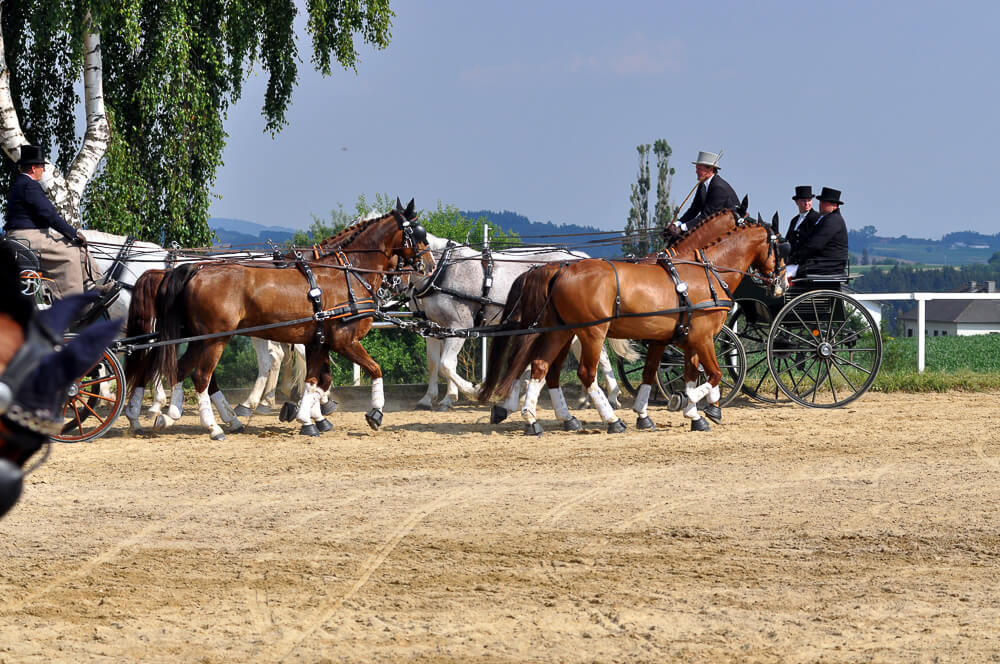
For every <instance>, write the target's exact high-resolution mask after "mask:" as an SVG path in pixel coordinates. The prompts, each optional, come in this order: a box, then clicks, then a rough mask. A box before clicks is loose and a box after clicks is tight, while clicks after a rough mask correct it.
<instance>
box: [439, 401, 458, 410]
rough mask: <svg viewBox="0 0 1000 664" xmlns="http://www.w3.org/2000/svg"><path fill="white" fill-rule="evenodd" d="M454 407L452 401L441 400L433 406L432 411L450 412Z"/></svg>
mask: <svg viewBox="0 0 1000 664" xmlns="http://www.w3.org/2000/svg"><path fill="white" fill-rule="evenodd" d="M454 407H455V403H454V402H453V401H442V402H441V403H439V404H438V405H437V406H435V407H434V411H435V412H438V413H450V412H451V411H452V409H454Z"/></svg>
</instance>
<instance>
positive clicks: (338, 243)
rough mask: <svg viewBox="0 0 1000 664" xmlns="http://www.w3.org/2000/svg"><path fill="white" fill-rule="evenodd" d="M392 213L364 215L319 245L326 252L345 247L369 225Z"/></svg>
mask: <svg viewBox="0 0 1000 664" xmlns="http://www.w3.org/2000/svg"><path fill="white" fill-rule="evenodd" d="M390 214H392V213H391V212H386V213H384V214H383V213H379V212H372V213H369V215H368V216H366V217H363V218H362V219H360V220H358V221H356V222H355V223H353V224H351V225H350V226H348V227H347V228H344V229H343V230H341V231H339V232H338V233H336V234H335V235H331V236H330V237H328V238H326V239H325V240H323V241H322V242H320V243H319V244H318V245H317V246H318V247H319V248H320V249H321V250H322V253H324V254H327V253H330V252H332V251H337V250H338V249H343V248H344V245H347V244H350V243H351V242H353V241H354V239H355V238H357V237H358V236H359V235H361V233H362V232H363V231H364V230H365V229H367V228H368V227H369V226H372V225H373V224H375V222H377V221H381V220H383V219H385V218H386V217H388V216H389V215H390Z"/></svg>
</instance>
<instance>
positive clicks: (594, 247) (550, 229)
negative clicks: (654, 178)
mask: <svg viewBox="0 0 1000 664" xmlns="http://www.w3.org/2000/svg"><path fill="white" fill-rule="evenodd" d="M462 215H463V216H465V217H468V218H469V219H478V218H479V217H486V218H487V219H489V220H490V223H491V224H493V225H495V226H499V227H500V228H502V229H503V230H504V231H507V232H511V231H513V232H514V233H517V234H518V235H519V236H520V237H521V239H522V240H523V241H524V242H525V244H552V245H558V246H563V247H569V248H570V249H578V250H580V251H585V252H587V253H588V254H590V255H591V256H595V257H602V258H613V257H616V256H617V257H620V256H621V254H622V248H621V242H620V241H618V242H614V243H612V242H610V240H611V238H614V235H612V234H610V233H608V232H607V231H604V230H601V229H600V228H597V227H595V226H579V225H577V224H553V223H552V222H539V221H531V220H530V219H528V218H527V217H525V216H524V215H520V214H517V213H516V212H510V211H509V210H504V211H503V212H494V211H493V210H473V211H463V212H462ZM598 233H600V234H601V235H595V234H598ZM574 235H577V236H578V237H572V236H574ZM587 236H589V237H587ZM595 240H596V242H591V241H595Z"/></svg>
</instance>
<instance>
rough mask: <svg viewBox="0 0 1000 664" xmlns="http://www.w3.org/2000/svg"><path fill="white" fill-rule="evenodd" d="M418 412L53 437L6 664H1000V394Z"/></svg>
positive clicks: (7, 526)
mask: <svg viewBox="0 0 1000 664" xmlns="http://www.w3.org/2000/svg"><path fill="white" fill-rule="evenodd" d="M415 401H416V398H415V397H410V396H407V397H406V398H405V399H404V398H403V397H401V396H399V395H396V396H394V395H393V393H392V392H390V394H389V407H388V408H387V412H386V416H385V422H384V426H383V429H382V430H381V431H379V432H377V433H375V432H372V431H370V430H369V429H368V427H367V425H366V424H365V421H364V414H363V411H364V404H362V403H356V404H347V405H346V407H344V408H342V409H341V411H338V412H337V413H335V414H334V415H333V416H332V417H331V420H332V421H333V422H334V424H335V429H334V431H332V432H330V433H328V434H326V435H324V436H323V437H322V438H318V439H310V438H304V437H300V436H298V435H297V430H298V427H297V426H296V425H291V424H280V423H278V421H277V418H276V417H260V416H258V417H255V418H254V420H252V421H251V425H252V426H251V427H249V428H248V432H249V433H247V434H241V435H230V436H228V438H227V440H226V441H224V442H221V443H213V442H210V441H209V439H208V437H207V435H205V434H204V433H203V432H202V430H201V428H200V426H199V424H198V422H197V420H196V418H195V417H194V416H186V417H185V418H184V419H183V420H182V421H181V423H180V424H179V425H178V426H177V427H176V428H175V429H173V430H171V432H170V433H169V434H165V435H150V436H147V437H140V438H136V437H129V436H127V435H125V431H124V429H123V428H118V429H116V430H115V431H114V432H112V433H111V434H110V435H109V436H107V437H105V438H103V439H100V440H98V441H95V442H92V443H83V444H77V445H60V446H57V447H56V448H55V449H54V450H53V454H52V456H51V458H50V460H49V461H48V462H47V463H45V465H43V466H42V467H41V468H40V469H39V470H38V471H37V472H36V473H35V474H33V475H32V476H31V477H30V478H29V480H28V482H27V485H26V487H25V492H24V496H23V498H22V500H21V503H20V504H19V505H18V506H17V507H16V508H15V509H14V511H13V512H11V513H10V514H9V515H8V516H7V517H6V518H5V519H4V520H3V521H0V597H2V600H0V661H2V662H19V663H20V662H39V663H41V662H45V663H50V662H73V663H77V662H128V661H140V660H141V661H150V662H205V663H216V662H234V663H235V662H239V663H243V662H266V663H270V662H341V661H346V662H368V661H386V662H388V661H400V660H417V661H426V662H445V661H463V662H465V661H477V662H508V661H531V662H664V661H694V662H727V661H739V662H747V661H750V662H770V661H792V662H814V661H829V662H841V661H844V662H857V661H898V662H915V661H920V662H923V661H926V662H932V661H954V662H958V661H962V662H964V661H1000V597H998V595H1000V514H998V505H1000V394H976V395H967V394H959V393H950V394H944V395H881V394H868V395H865V396H864V397H863V398H862V399H861V400H860V401H858V402H856V403H854V404H851V405H849V406H847V407H845V408H842V409H838V410H832V411H823V410H811V409H805V408H801V407H797V406H791V405H785V406H764V405H753V404H750V403H747V402H743V401H741V400H738V401H737V402H736V404H734V406H733V407H730V408H728V409H726V411H725V418H726V421H725V423H724V424H722V425H718V426H714V430H713V431H712V432H711V433H707V434H694V433H690V432H689V431H688V422H687V420H684V419H683V418H682V417H681V416H680V415H679V414H677V413H669V412H667V411H666V410H665V409H662V408H659V409H656V410H655V411H654V412H653V419H654V421H655V422H656V423H657V425H658V426H659V427H660V430H659V431H658V432H655V433H638V432H636V431H635V430H634V428H633V425H634V422H635V416H634V414H632V413H631V411H627V410H621V411H619V414H620V415H621V416H622V417H623V418H624V419H625V420H626V422H627V423H628V424H629V432H628V433H627V434H625V435H618V436H611V435H607V434H605V433H603V431H602V427H600V426H599V425H598V424H597V417H596V413H595V412H594V411H586V412H584V413H583V414H582V415H580V414H578V416H581V417H582V418H583V419H584V420H585V422H586V423H587V431H586V432H585V433H575V434H574V433H564V432H561V431H555V430H554V429H555V427H554V423H553V420H552V416H551V411H548V410H546V411H545V412H544V416H543V424H544V425H546V427H547V429H549V431H548V432H547V433H546V435H544V436H542V437H541V438H529V437H525V436H523V435H521V426H522V425H521V421H520V418H519V417H517V418H515V419H513V420H509V421H508V422H506V423H504V424H503V425H500V427H498V428H496V427H491V426H490V425H489V424H488V410H487V409H486V408H484V407H480V406H476V405H461V406H459V407H458V408H457V409H456V410H454V411H453V412H450V413H428V412H426V411H410V410H403V408H408V407H409V405H410V404H412V403H414V402H415ZM546 405H547V402H546ZM189 411H190V409H189ZM122 420H123V421H124V418H122Z"/></svg>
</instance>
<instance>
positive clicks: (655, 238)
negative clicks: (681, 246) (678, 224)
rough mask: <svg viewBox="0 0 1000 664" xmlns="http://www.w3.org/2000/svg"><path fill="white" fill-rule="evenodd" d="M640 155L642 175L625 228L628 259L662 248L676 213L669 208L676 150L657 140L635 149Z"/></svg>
mask: <svg viewBox="0 0 1000 664" xmlns="http://www.w3.org/2000/svg"><path fill="white" fill-rule="evenodd" d="M651 148H652V151H653V154H655V155H656V171H657V178H656V205H655V206H654V208H653V217H652V224H650V215H649V185H650V175H649V151H650V149H651ZM636 150H637V151H638V152H639V175H638V178H637V181H636V183H635V184H633V185H632V191H631V195H630V196H629V200H630V201H631V203H632V207H631V209H629V213H628V221H627V222H626V224H625V237H624V239H623V240H622V251H623V252H624V253H625V254H626V255H629V254H631V255H633V256H645V255H647V254H650V253H652V252H653V251H655V250H656V248H657V247H659V246H660V238H661V237H662V233H663V229H664V228H666V226H667V225H668V224H669V223H670V222H671V221H672V220H673V217H674V213H675V212H676V210H675V209H674V208H673V207H672V206H671V205H670V185H671V182H672V181H673V176H674V169H673V168H671V167H670V155H671V154H672V152H673V150H672V149H671V147H670V144H669V143H667V141H666V140H664V139H662V138H661V139H658V140H657V141H655V142H654V143H653V145H649V144H648V143H647V144H644V145H639V146H636Z"/></svg>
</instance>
